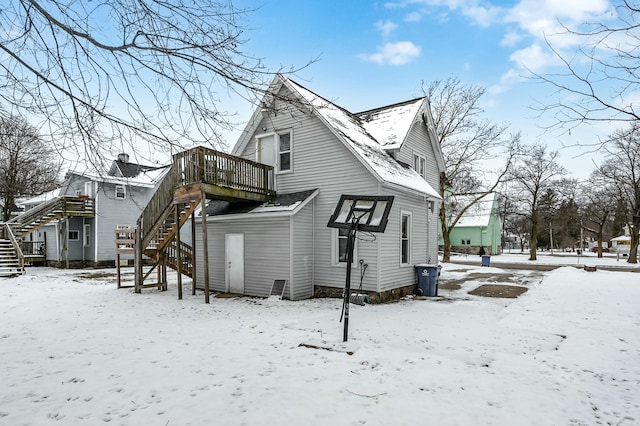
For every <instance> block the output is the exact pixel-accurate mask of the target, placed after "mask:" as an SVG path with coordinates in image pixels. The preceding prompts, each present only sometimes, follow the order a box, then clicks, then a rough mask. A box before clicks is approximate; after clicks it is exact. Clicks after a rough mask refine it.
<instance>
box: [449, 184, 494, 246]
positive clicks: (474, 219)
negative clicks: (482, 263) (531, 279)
mask: <svg viewBox="0 0 640 426" xmlns="http://www.w3.org/2000/svg"><path fill="white" fill-rule="evenodd" d="M471 201H473V200H472V199H471V197H468V196H456V203H454V204H458V205H460V206H467V205H469V203H470V202H471ZM454 211H455V207H454ZM449 237H450V241H451V250H452V251H454V252H458V253H465V254H481V251H483V252H484V253H485V254H493V255H495V254H500V253H501V252H502V220H501V219H500V214H499V210H498V198H497V196H496V194H495V193H494V192H491V193H489V194H487V195H486V196H484V197H483V198H482V199H480V200H479V201H478V202H476V203H475V204H474V205H472V206H471V207H470V208H469V209H468V210H467V211H466V212H465V213H464V214H463V215H462V216H461V217H460V219H459V220H458V222H457V223H456V224H455V226H454V227H453V228H452V229H451V232H450V234H449ZM439 238H440V244H442V236H441V235H440V237H439Z"/></svg>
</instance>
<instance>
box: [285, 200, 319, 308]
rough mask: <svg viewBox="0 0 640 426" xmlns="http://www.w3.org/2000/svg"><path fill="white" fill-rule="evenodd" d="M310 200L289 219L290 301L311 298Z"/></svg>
mask: <svg viewBox="0 0 640 426" xmlns="http://www.w3.org/2000/svg"><path fill="white" fill-rule="evenodd" d="M314 202H315V200H311V202H310V203H308V204H307V205H306V206H304V208H302V210H300V211H299V212H297V213H296V214H295V215H294V216H292V217H291V226H292V232H291V241H292V246H291V275H292V277H291V281H290V295H289V297H291V299H292V300H301V299H308V298H310V297H313V243H314V238H313V207H314Z"/></svg>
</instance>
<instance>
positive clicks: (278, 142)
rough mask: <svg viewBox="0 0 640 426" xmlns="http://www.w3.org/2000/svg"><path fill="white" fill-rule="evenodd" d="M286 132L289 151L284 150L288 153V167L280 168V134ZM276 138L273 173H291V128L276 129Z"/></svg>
mask: <svg viewBox="0 0 640 426" xmlns="http://www.w3.org/2000/svg"><path fill="white" fill-rule="evenodd" d="M285 133H288V134H289V151H285V152H288V153H289V168H288V169H287V170H282V169H281V168H280V135H282V134H285ZM276 135H277V138H276V140H275V143H276V167H275V168H274V171H275V174H277V175H282V174H286V173H293V129H292V128H289V129H282V130H278V131H276Z"/></svg>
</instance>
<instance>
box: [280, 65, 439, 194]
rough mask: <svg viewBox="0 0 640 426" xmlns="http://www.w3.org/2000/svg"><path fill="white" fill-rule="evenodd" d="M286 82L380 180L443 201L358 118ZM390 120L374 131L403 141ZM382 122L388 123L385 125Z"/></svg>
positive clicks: (386, 117)
mask: <svg viewBox="0 0 640 426" xmlns="http://www.w3.org/2000/svg"><path fill="white" fill-rule="evenodd" d="M283 78H284V77H283ZM285 80H286V81H287V82H288V83H289V84H290V86H291V87H292V88H293V90H295V91H297V92H298V93H299V94H300V95H301V96H302V97H303V98H304V99H305V100H306V101H307V102H308V103H309V104H310V105H311V106H313V107H314V109H315V111H316V113H317V114H318V115H319V116H320V117H321V118H322V119H324V121H325V122H326V123H327V124H328V125H330V126H331V127H332V128H333V129H334V130H335V132H336V133H337V134H338V135H339V136H341V137H342V139H343V140H344V141H345V142H346V143H348V144H349V146H350V147H351V148H352V150H353V151H354V152H355V153H356V154H357V155H358V156H359V157H360V158H361V159H362V160H363V161H364V163H365V165H366V166H368V168H369V169H370V170H371V171H372V172H373V173H374V175H377V176H378V177H379V178H380V180H382V181H385V182H388V183H391V184H395V185H399V186H402V187H404V188H408V189H411V190H414V191H417V192H421V193H423V194H425V195H428V196H430V197H432V198H436V199H440V198H441V197H440V194H438V192H437V191H436V190H435V189H433V188H432V187H431V185H429V183H427V181H426V180H424V179H423V178H422V177H421V176H420V175H419V174H418V173H416V172H415V171H414V170H413V169H411V168H409V167H405V166H403V165H401V164H400V163H398V162H397V161H396V160H395V159H394V158H393V157H391V156H390V155H389V154H388V153H387V152H386V151H385V149H384V147H383V145H381V143H379V142H378V140H377V139H376V138H375V137H374V136H373V135H372V134H371V133H369V131H367V129H366V128H365V126H364V125H363V123H362V121H361V120H360V118H359V117H357V116H356V115H354V114H351V113H350V112H348V111H346V110H344V109H342V108H340V107H338V106H337V105H335V104H333V103H332V102H330V101H328V100H326V99H324V98H322V97H321V96H318V95H316V94H315V93H313V92H311V91H310V90H307V89H305V88H304V87H302V86H300V85H299V84H297V83H295V82H293V81H292V80H289V79H285ZM403 112H404V113H403V116H404V115H405V114H407V111H405V110H404V109H403ZM383 116H384V117H385V119H384V120H383V119H382V117H383ZM391 117H393V115H392V114H383V115H380V116H379V118H380V121H378V120H375V121H377V122H378V123H379V125H377V126H376V125H371V127H372V128H374V132H378V134H379V135H382V136H384V135H387V137H391V135H392V134H395V136H394V137H395V138H401V139H402V140H404V136H405V135H406V134H404V135H400V134H399V133H398V132H396V131H392V126H391V125H390V124H389V122H388V121H389V120H390V119H391ZM404 122H405V120H403V123H404ZM383 123H386V124H385V125H383ZM406 127H407V128H406V131H408V130H409V127H410V125H409V126H406ZM400 128H401V126H398V127H397V128H396V130H399V129H400Z"/></svg>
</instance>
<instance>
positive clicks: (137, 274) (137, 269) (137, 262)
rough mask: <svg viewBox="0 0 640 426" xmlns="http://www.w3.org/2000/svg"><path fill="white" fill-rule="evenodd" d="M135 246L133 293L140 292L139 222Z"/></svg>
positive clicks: (140, 253)
mask: <svg viewBox="0 0 640 426" xmlns="http://www.w3.org/2000/svg"><path fill="white" fill-rule="evenodd" d="M135 240H136V243H135V246H134V261H133V264H134V268H135V274H134V275H135V292H136V293H141V292H142V280H143V279H144V278H143V276H142V238H141V237H140V222H138V227H137V228H136V232H135Z"/></svg>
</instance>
